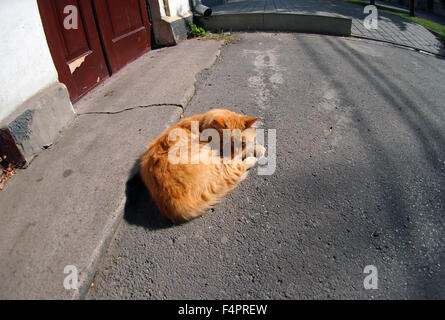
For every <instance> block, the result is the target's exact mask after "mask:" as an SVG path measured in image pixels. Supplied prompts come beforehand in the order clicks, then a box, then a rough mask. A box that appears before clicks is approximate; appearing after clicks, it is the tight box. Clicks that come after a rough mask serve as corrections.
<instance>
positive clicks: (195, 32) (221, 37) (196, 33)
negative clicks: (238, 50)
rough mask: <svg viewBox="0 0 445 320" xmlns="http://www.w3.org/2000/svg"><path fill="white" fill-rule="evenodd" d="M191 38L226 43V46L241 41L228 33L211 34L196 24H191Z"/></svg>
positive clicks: (189, 34) (189, 24)
mask: <svg viewBox="0 0 445 320" xmlns="http://www.w3.org/2000/svg"><path fill="white" fill-rule="evenodd" d="M188 26H189V33H188V37H189V38H197V39H198V40H218V41H224V44H228V43H231V42H234V41H236V40H239V39H237V38H235V37H234V36H233V35H232V34H226V33H211V32H210V31H207V30H204V28H201V27H198V26H196V25H195V24H193V23H191V22H189V23H188Z"/></svg>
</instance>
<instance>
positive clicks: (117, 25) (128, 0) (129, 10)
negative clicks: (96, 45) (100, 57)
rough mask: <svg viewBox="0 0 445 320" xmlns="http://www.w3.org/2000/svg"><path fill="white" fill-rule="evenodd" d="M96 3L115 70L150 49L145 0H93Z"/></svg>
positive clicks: (104, 44)
mask: <svg viewBox="0 0 445 320" xmlns="http://www.w3.org/2000/svg"><path fill="white" fill-rule="evenodd" d="M94 6H95V9H96V18H97V24H98V25H99V30H100V33H101V36H102V41H103V46H104V50H105V54H106V56H107V60H108V63H109V66H110V69H111V71H112V72H116V71H118V70H119V69H121V68H122V67H123V66H125V65H126V64H127V63H129V62H131V61H133V60H135V59H136V58H138V57H139V56H141V55H142V54H144V53H146V52H147V51H149V50H150V23H149V21H148V11H147V5H146V1H145V0H94Z"/></svg>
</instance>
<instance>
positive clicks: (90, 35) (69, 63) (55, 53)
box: [38, 0, 109, 101]
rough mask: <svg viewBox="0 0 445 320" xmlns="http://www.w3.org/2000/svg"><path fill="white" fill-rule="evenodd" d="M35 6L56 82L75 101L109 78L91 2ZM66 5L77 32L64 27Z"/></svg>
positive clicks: (47, 0) (44, 0)
mask: <svg viewBox="0 0 445 320" xmlns="http://www.w3.org/2000/svg"><path fill="white" fill-rule="evenodd" d="M38 5H39V10H40V15H41V17H42V23H43V27H44V30H45V34H46V39H47V41H48V45H49V48H50V51H51V55H52V57H53V60H54V64H55V66H56V69H57V72H58V74H59V81H60V82H62V83H64V84H65V85H66V86H67V88H68V91H69V94H70V98H71V100H72V101H76V100H78V99H80V98H81V97H82V96H83V95H84V94H85V93H87V92H88V91H89V90H91V89H92V88H94V87H95V86H97V85H98V84H99V83H100V82H102V81H103V80H104V79H106V78H107V77H108V75H109V73H108V68H107V64H106V62H105V57H104V54H103V51H102V46H101V43H100V39H99V34H98V30H97V26H96V22H95V17H94V11H93V8H92V4H91V0H38ZM68 5H74V6H75V7H76V8H77V9H78V24H77V29H66V28H65V27H64V21H65V18H66V17H67V16H68V15H67V14H66V13H64V8H65V7H66V6H68Z"/></svg>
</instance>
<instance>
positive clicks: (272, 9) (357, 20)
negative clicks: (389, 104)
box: [212, 0, 445, 55]
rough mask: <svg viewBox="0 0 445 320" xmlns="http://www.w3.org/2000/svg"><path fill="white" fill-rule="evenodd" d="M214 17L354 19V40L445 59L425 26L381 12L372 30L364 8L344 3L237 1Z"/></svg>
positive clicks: (326, 0) (325, 0)
mask: <svg viewBox="0 0 445 320" xmlns="http://www.w3.org/2000/svg"><path fill="white" fill-rule="evenodd" d="M212 9H213V14H214V15H220V14H231V13H232V14H233V13H248V12H251V13H253V12H255V13H259V12H264V13H289V12H294V13H301V14H314V15H334V16H345V17H350V18H351V19H352V27H351V32H352V35H354V36H359V37H365V38H369V39H376V40H382V41H389V42H393V43H397V44H400V45H404V46H409V47H413V48H416V49H420V50H425V51H428V52H431V53H435V54H440V55H445V45H444V44H443V43H442V42H441V41H440V40H439V39H438V38H437V37H436V36H435V35H434V34H433V33H432V32H430V31H429V30H427V29H426V28H424V27H423V26H421V25H419V24H417V23H414V22H411V21H409V20H406V19H403V18H400V17H398V16H395V15H392V14H388V13H385V12H381V11H379V12H378V16H379V20H378V29H376V30H368V29H366V28H365V27H364V24H363V20H364V19H365V17H366V16H367V15H368V14H365V13H363V7H362V6H360V5H356V4H351V3H347V2H344V1H341V0H297V1H296V0H240V1H238V0H235V1H229V2H227V3H225V4H221V5H216V6H213V7H212Z"/></svg>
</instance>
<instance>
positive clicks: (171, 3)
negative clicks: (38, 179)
mask: <svg viewBox="0 0 445 320" xmlns="http://www.w3.org/2000/svg"><path fill="white" fill-rule="evenodd" d="M0 1H1V0H0ZM168 7H169V8H170V17H175V16H185V15H187V13H189V12H190V10H191V8H190V3H189V0H168ZM159 8H160V9H161V16H163V17H165V10H164V1H163V0H159Z"/></svg>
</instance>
